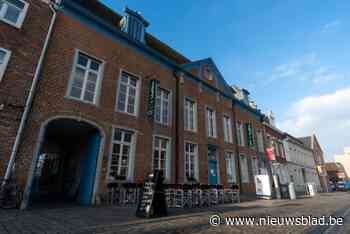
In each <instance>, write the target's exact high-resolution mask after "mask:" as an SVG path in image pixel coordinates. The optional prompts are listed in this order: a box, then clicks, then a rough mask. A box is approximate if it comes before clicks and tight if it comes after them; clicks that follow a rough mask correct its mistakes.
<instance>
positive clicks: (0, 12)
mask: <svg viewBox="0 0 350 234" xmlns="http://www.w3.org/2000/svg"><path fill="white" fill-rule="evenodd" d="M18 1H20V2H22V3H23V4H24V7H23V9H22V11H21V13H20V14H19V16H18V19H17V22H16V23H14V22H12V21H10V20H7V19H5V18H4V17H5V13H6V12H7V9H8V5H7V4H9V3H6V0H5V4H4V7H3V8H2V9H0V21H3V22H5V23H7V24H9V25H11V26H14V27H16V28H21V27H22V25H23V22H24V19H25V17H26V15H27V11H28V7H29V3H28V2H26V1H24V0H18Z"/></svg>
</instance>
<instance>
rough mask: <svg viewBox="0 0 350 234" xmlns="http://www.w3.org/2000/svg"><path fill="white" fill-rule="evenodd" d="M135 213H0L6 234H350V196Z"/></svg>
mask: <svg viewBox="0 0 350 234" xmlns="http://www.w3.org/2000/svg"><path fill="white" fill-rule="evenodd" d="M134 212H135V211H134V208H125V207H124V208H120V207H69V208H54V209H35V210H28V211H14V210H10V211H9V210H0V221H1V226H0V233H128V234H132V233H350V225H349V224H350V194H349V193H328V194H322V195H318V196H317V197H315V198H305V199H298V200H294V201H277V200H273V201H266V200H259V201H252V202H243V203H240V204H233V205H225V206H219V207H215V208H210V209H191V210H185V211H183V210H174V209H172V210H170V215H169V216H168V217H164V218H157V219H150V220H147V219H140V218H136V217H135V216H134ZM214 214H218V215H220V216H221V217H228V216H240V217H242V216H254V217H263V216H288V217H291V216H301V215H304V216H308V215H312V216H313V217H321V216H322V215H327V216H328V215H332V216H337V217H344V216H345V220H344V223H345V225H343V226H262V227H261V226H260V227H257V226H249V225H248V226H247V225H244V226H226V225H224V224H222V225H221V226H217V227H211V226H210V225H209V217H210V216H212V215H214Z"/></svg>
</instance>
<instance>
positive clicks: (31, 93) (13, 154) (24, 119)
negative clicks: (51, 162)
mask: <svg viewBox="0 0 350 234" xmlns="http://www.w3.org/2000/svg"><path fill="white" fill-rule="evenodd" d="M49 7H50V10H51V11H52V13H53V15H52V18H51V22H50V26H49V30H48V33H47V35H46V39H45V43H44V47H43V49H42V51H41V54H40V58H39V62H38V65H37V67H36V70H35V74H34V78H33V82H32V85H31V87H30V91H29V95H28V98H27V100H26V104H25V107H24V112H23V115H22V117H21V122H20V125H19V128H18V130H17V135H16V139H15V143H14V144H13V147H12V151H11V156H10V161H9V163H8V166H7V169H6V174H5V177H4V182H3V184H5V183H6V181H8V180H9V179H10V176H11V172H12V168H13V166H14V163H15V161H16V154H17V152H18V147H19V144H20V142H21V139H22V136H23V132H24V128H25V124H26V122H27V119H28V115H29V112H30V110H31V106H32V104H33V99H34V95H35V91H36V87H37V84H38V81H39V77H40V71H41V68H42V65H43V62H44V58H45V55H46V52H47V48H48V45H49V41H50V38H51V35H52V30H53V26H54V24H55V21H56V17H57V13H56V10H55V7H54V5H53V4H52V3H49Z"/></svg>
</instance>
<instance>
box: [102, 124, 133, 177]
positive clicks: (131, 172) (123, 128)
mask: <svg viewBox="0 0 350 234" xmlns="http://www.w3.org/2000/svg"><path fill="white" fill-rule="evenodd" d="M116 129H120V130H122V131H128V132H132V136H131V143H129V144H128V145H129V146H130V152H129V162H128V173H127V177H126V180H115V179H112V178H111V177H110V173H111V165H112V152H113V145H114V143H118V144H124V143H123V142H122V143H120V142H119V141H116V140H114V134H115V131H116ZM137 136H138V131H137V130H135V129H130V128H125V127H123V126H113V127H112V137H111V145H110V149H109V158H108V169H107V181H108V182H118V181H128V182H133V181H134V170H135V154H136V146H137Z"/></svg>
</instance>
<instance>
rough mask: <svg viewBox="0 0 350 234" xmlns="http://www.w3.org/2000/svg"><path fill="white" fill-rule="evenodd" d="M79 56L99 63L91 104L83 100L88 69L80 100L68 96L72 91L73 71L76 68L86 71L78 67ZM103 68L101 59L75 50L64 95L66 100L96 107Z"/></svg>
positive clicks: (103, 62) (103, 63) (103, 64)
mask: <svg viewBox="0 0 350 234" xmlns="http://www.w3.org/2000/svg"><path fill="white" fill-rule="evenodd" d="M79 54H82V55H84V56H87V57H89V58H91V59H94V60H96V61H97V62H99V63H100V66H99V67H100V68H99V71H98V73H97V81H96V87H95V93H94V94H95V95H94V100H93V102H91V101H87V100H84V99H83V97H84V92H85V89H86V83H87V82H86V81H85V80H86V79H87V75H88V74H89V72H90V69H88V70H87V72H86V71H85V75H84V83H83V88H82V91H81V97H80V98H77V97H73V96H71V94H70V93H71V90H72V87H73V82H74V76H75V71H76V69H77V67H79V68H81V69H84V70H86V69H85V68H83V67H82V66H80V65H78V59H79ZM89 61H90V60H89ZM88 64H90V62H88ZM104 67H105V61H103V60H102V59H99V58H96V57H95V56H92V55H90V54H88V53H86V52H84V51H82V50H79V49H76V51H75V55H74V61H73V66H72V71H71V75H70V79H69V83H68V89H67V93H66V98H68V99H73V100H77V101H80V102H84V103H88V104H92V105H96V106H97V105H98V104H99V99H100V92H101V86H102V80H103V74H104ZM92 72H94V73H96V71H92Z"/></svg>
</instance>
